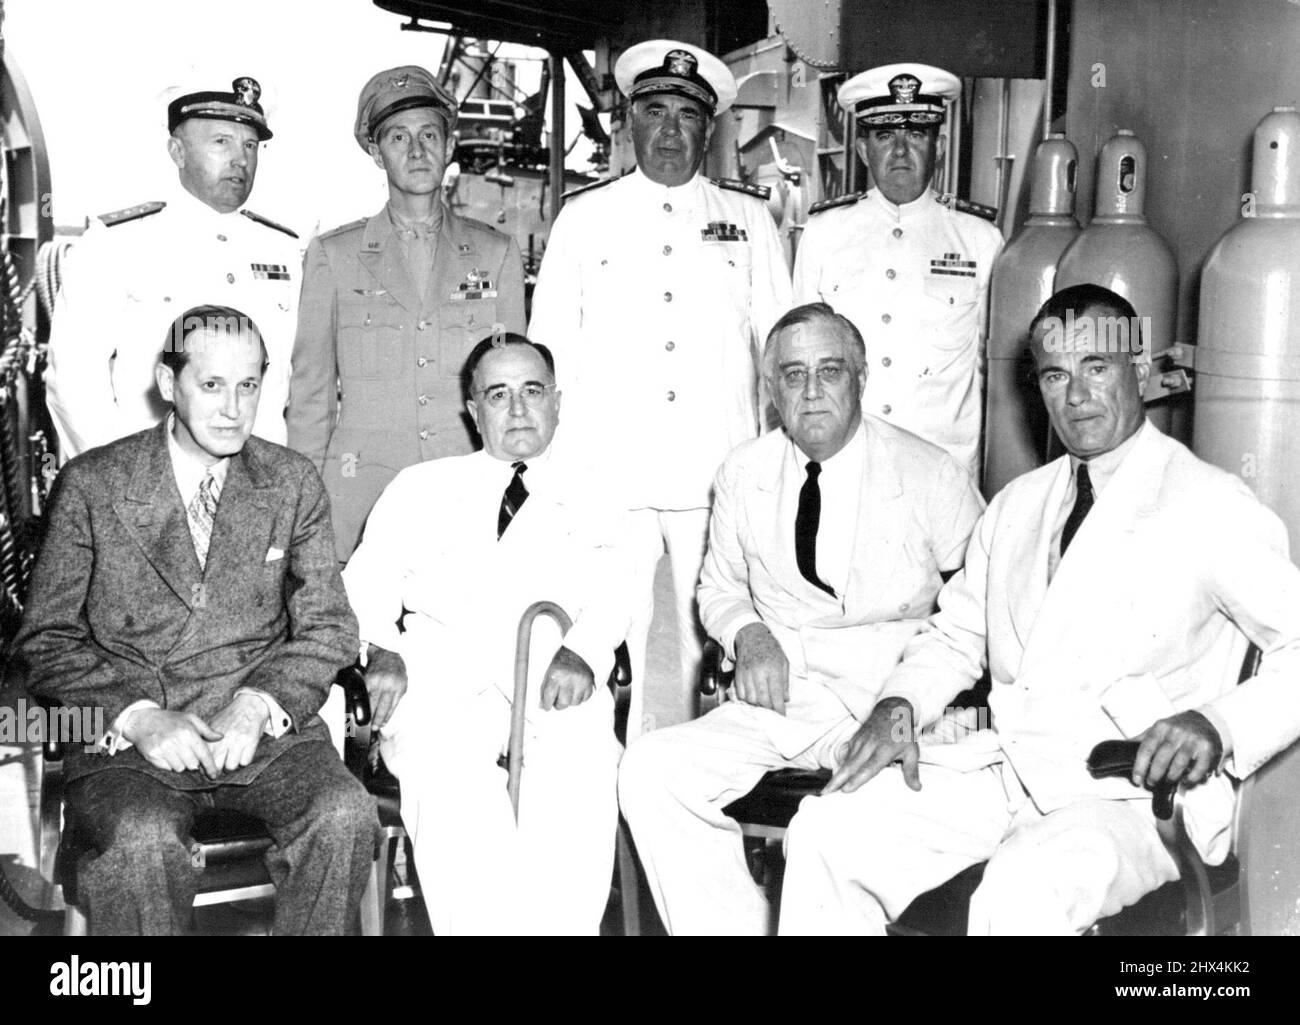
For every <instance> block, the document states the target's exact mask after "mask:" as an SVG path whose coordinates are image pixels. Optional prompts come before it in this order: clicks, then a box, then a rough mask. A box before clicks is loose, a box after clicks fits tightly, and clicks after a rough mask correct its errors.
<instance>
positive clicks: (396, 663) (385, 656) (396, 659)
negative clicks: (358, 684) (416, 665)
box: [366, 644, 407, 729]
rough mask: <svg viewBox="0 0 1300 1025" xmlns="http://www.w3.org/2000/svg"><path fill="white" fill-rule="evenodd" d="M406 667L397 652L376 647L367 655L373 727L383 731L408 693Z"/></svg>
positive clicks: (369, 650) (368, 687)
mask: <svg viewBox="0 0 1300 1025" xmlns="http://www.w3.org/2000/svg"><path fill="white" fill-rule="evenodd" d="M406 685H407V680H406V663H405V662H404V661H402V656H401V655H399V654H398V653H397V652H395V651H389V650H388V649H387V648H381V647H380V646H379V645H378V644H372V645H370V647H369V648H368V649H367V651H366V693H367V694H369V695H370V713H371V725H372V726H373V727H374V728H375V729H382V728H383V727H384V726H386V725H387V724H388V720H389V719H391V718H392V717H393V713H394V712H396V711H397V703H398V702H399V701H401V700H402V696H403V695H404V694H405V693H406Z"/></svg>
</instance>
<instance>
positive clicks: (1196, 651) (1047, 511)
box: [881, 423, 1300, 860]
mask: <svg viewBox="0 0 1300 1025" xmlns="http://www.w3.org/2000/svg"><path fill="white" fill-rule="evenodd" d="M1070 475H1071V469H1070V460H1069V457H1068V456H1065V457H1062V458H1061V459H1058V460H1056V461H1054V462H1052V463H1049V464H1048V465H1047V466H1044V467H1041V468H1039V469H1037V470H1034V471H1032V472H1030V473H1027V474H1024V475H1023V476H1021V477H1018V478H1017V479H1016V480H1014V481H1012V482H1011V483H1010V484H1008V485H1007V486H1006V488H1004V489H1003V490H1002V491H1001V492H1000V493H999V494H998V495H997V496H996V498H994V500H993V502H992V504H991V505H990V506H989V509H988V512H987V513H986V514H985V515H984V518H983V520H981V522H980V525H979V526H978V528H977V529H976V531H975V534H974V536H973V537H972V538H971V543H970V548H969V550H968V551H967V555H966V566H965V568H964V570H963V571H962V572H961V573H959V574H958V575H957V576H955V577H954V578H953V579H952V580H951V581H950V582H949V583H948V585H947V586H946V587H945V588H944V590H943V592H942V594H941V595H940V597H939V606H940V611H939V612H938V613H937V614H936V615H935V616H934V617H933V619H932V621H931V623H930V625H929V627H928V629H927V630H926V631H925V632H924V633H923V634H921V635H920V636H918V637H917V638H915V639H914V640H913V641H912V642H911V643H910V644H909V646H908V648H907V651H906V653H905V655H904V659H903V662H902V664H901V665H900V666H899V667H898V669H896V670H895V671H894V673H893V674H892V675H891V676H890V678H889V681H888V683H887V684H886V686H885V688H884V691H883V692H882V695H881V697H882V698H884V697H891V696H898V697H903V698H906V699H907V700H909V701H911V702H912V704H913V706H914V707H915V708H916V710H917V712H918V715H919V717H920V720H921V722H922V723H929V722H933V721H935V720H936V719H937V718H938V717H939V715H940V713H941V712H942V711H943V708H944V705H945V703H946V702H948V701H950V700H951V699H952V697H953V696H954V695H956V694H957V693H958V692H959V691H961V690H963V689H965V688H966V687H968V686H970V685H971V683H972V682H973V681H974V680H975V679H977V678H978V677H979V675H980V672H981V668H982V665H983V661H984V653H985V649H986V644H987V651H988V659H989V668H990V671H991V676H992V680H993V691H992V695H991V697H990V707H991V709H992V712H993V731H989V730H982V731H980V732H979V733H976V734H974V735H973V736H971V737H968V738H966V739H965V740H962V741H960V742H959V743H958V744H956V745H952V746H951V748H950V749H949V750H948V751H947V752H943V753H942V754H944V755H951V756H952V757H953V759H954V760H956V761H960V762H962V763H964V764H967V765H968V766H969V767H975V766H977V765H979V764H981V763H983V764H989V763H990V762H992V761H997V760H1001V759H1002V758H1003V757H1005V759H1006V760H1007V761H1009V762H1010V763H1011V765H1012V767H1013V768H1014V769H1015V771H1016V773H1017V775H1018V776H1019V777H1020V779H1021V781H1022V782H1023V784H1024V786H1025V788H1026V790H1027V791H1028V792H1029V794H1030V796H1031V797H1032V798H1033V801H1034V804H1035V805H1036V806H1037V807H1038V808H1039V810H1040V811H1043V812H1051V811H1053V810H1055V809H1058V808H1062V807H1064V806H1066V805H1068V804H1071V803H1073V802H1077V801H1084V800H1097V799H1124V798H1128V799H1139V800H1145V799H1147V797H1148V795H1147V794H1146V792H1145V791H1143V790H1138V789H1136V788H1134V787H1133V786H1132V785H1130V783H1129V782H1128V781H1127V780H1125V779H1106V780H1094V779H1092V778H1091V777H1090V776H1089V775H1088V772H1087V769H1086V760H1087V757H1088V752H1089V751H1090V750H1091V749H1092V747H1093V745H1095V744H1096V743H1097V742H1098V741H1101V740H1107V739H1113V738H1118V737H1121V736H1124V735H1125V732H1127V733H1128V734H1129V735H1133V734H1134V733H1135V732H1140V729H1144V728H1145V726H1147V725H1150V722H1151V721H1154V720H1155V719H1156V718H1163V717H1164V715H1171V714H1173V712H1174V711H1175V710H1176V711H1183V710H1186V709H1208V711H1207V714H1208V715H1209V716H1210V717H1211V719H1212V721H1215V722H1218V723H1220V724H1222V726H1223V727H1224V729H1225V730H1226V732H1227V734H1228V736H1227V737H1225V738H1224V739H1225V742H1227V743H1230V744H1231V747H1232V753H1231V757H1230V758H1228V759H1227V760H1226V763H1225V768H1226V769H1227V770H1228V771H1229V772H1231V773H1232V774H1233V775H1234V776H1236V777H1237V778H1244V777H1245V776H1247V775H1249V774H1250V773H1251V772H1253V771H1254V770H1255V769H1257V768H1259V766H1260V765H1262V764H1263V763H1264V762H1265V761H1267V760H1268V759H1269V758H1270V757H1271V756H1272V755H1274V754H1275V753H1277V752H1278V751H1280V750H1282V749H1283V748H1285V747H1286V746H1287V745H1289V744H1290V743H1291V742H1292V741H1294V740H1295V739H1296V738H1297V737H1298V736H1300V686H1297V679H1300V570H1297V569H1296V567H1295V566H1294V565H1293V564H1292V563H1291V562H1290V561H1289V560H1288V559H1287V538H1286V528H1285V527H1284V526H1283V525H1282V523H1281V521H1280V520H1279V519H1278V518H1277V516H1276V515H1274V514H1273V513H1272V512H1271V511H1270V510H1269V509H1267V508H1266V507H1265V506H1263V505H1262V504H1261V503H1260V502H1259V500H1258V499H1256V498H1255V496H1254V495H1252V494H1251V492H1250V491H1249V490H1248V489H1247V488H1246V487H1245V485H1244V484H1242V482H1241V481H1240V480H1239V479H1237V478H1236V477H1234V476H1232V475H1231V474H1228V473H1224V472H1223V471H1221V470H1219V469H1217V468H1215V467H1213V466H1210V465H1209V464H1207V463H1204V462H1202V461H1201V460H1199V459H1197V458H1196V457H1195V456H1193V455H1192V454H1191V452H1189V451H1188V450H1187V449H1186V448H1185V447H1184V446H1182V445H1180V444H1179V443H1178V442H1176V441H1173V440H1171V439H1170V438H1167V437H1166V436H1165V435H1163V434H1161V433H1160V432H1159V431H1158V430H1156V428H1155V427H1154V426H1152V425H1151V424H1149V423H1148V424H1146V425H1144V427H1143V428H1142V433H1141V434H1140V435H1139V437H1138V438H1137V439H1136V441H1135V442H1134V446H1133V448H1132V450H1131V451H1130V452H1129V454H1128V455H1127V456H1126V457H1125V458H1124V461H1123V462H1122V463H1121V464H1120V466H1119V468H1118V469H1117V470H1116V471H1115V475H1114V476H1113V477H1112V478H1111V480H1110V482H1109V484H1107V486H1106V489H1105V490H1104V491H1103V492H1102V494H1101V495H1100V496H1099V497H1098V499H1097V503H1096V505H1095V506H1093V508H1092V510H1091V512H1090V513H1089V514H1088V517H1087V518H1086V519H1085V520H1084V521H1083V525H1082V526H1081V527H1080V529H1079V532H1078V533H1077V534H1076V535H1075V538H1074V540H1073V542H1072V543H1071V545H1070V548H1069V551H1068V553H1067V554H1066V556H1065V557H1064V558H1063V559H1062V560H1061V563H1060V565H1059V567H1058V568H1057V571H1056V574H1055V576H1054V577H1053V579H1052V581H1051V584H1050V586H1049V584H1048V581H1047V559H1048V551H1049V548H1050V546H1051V543H1052V540H1051V537H1052V531H1053V527H1054V524H1055V522H1056V519H1057V517H1058V514H1059V510H1060V509H1061V507H1062V503H1063V501H1064V499H1065V496H1066V494H1067V490H1068V488H1069V486H1070ZM1248 640H1249V641H1252V642H1254V643H1255V644H1256V645H1258V646H1259V648H1260V650H1261V651H1262V652H1263V654H1264V660H1263V664H1262V667H1261V669H1260V672H1259V674H1258V675H1257V676H1256V677H1255V678H1253V679H1252V680H1249V681H1247V682H1246V683H1243V684H1241V685H1240V686H1238V685H1237V683H1236V681H1237V677H1238V672H1239V670H1240V667H1241V663H1242V659H1243V657H1244V655H1245V651H1246V647H1247V641H1248ZM1153 699H1154V700H1153ZM1142 701H1145V702H1146V703H1147V705H1148V707H1152V708H1157V707H1158V706H1160V705H1162V704H1163V705H1164V706H1165V708H1166V710H1165V711H1164V713H1163V715H1162V714H1160V713H1159V712H1155V713H1154V714H1152V715H1151V717H1150V718H1149V720H1148V721H1147V722H1146V723H1144V724H1143V723H1137V724H1134V725H1133V726H1131V727H1130V728H1129V729H1128V730H1127V731H1122V730H1121V729H1120V728H1119V726H1117V725H1116V722H1115V721H1114V720H1113V719H1112V717H1111V714H1108V712H1107V711H1106V709H1105V708H1103V705H1105V706H1106V707H1107V708H1113V707H1115V706H1116V705H1125V704H1126V705H1128V706H1129V707H1134V706H1136V705H1137V704H1138V703H1140V702H1142ZM999 748H1000V750H999ZM931 751H932V752H933V751H934V749H931ZM934 757H936V758H940V757H941V754H934ZM1216 779H1221V777H1217V778H1216ZM1211 782H1215V781H1213V780H1212V781H1211ZM1206 786H1207V784H1202V785H1201V787H1197V788H1193V791H1192V796H1193V797H1195V796H1196V794H1197V792H1198V791H1200V790H1202V789H1205V788H1206ZM1213 789H1214V788H1213V787H1211V788H1210V790H1211V791H1212V790H1213ZM1207 792H1208V791H1207ZM1216 804H1217V805H1218V806H1219V807H1220V808H1221V809H1222V810H1223V812H1224V814H1225V815H1226V814H1230V812H1231V802H1230V801H1229V802H1227V803H1226V805H1225V804H1224V803H1223V802H1216ZM1210 825H1211V824H1209V823H1206V827H1207V828H1206V830H1204V831H1203V832H1202V836H1203V838H1204V842H1203V843H1202V842H1201V840H1198V846H1201V847H1202V853H1203V854H1204V855H1206V856H1207V857H1209V858H1210V859H1211V860H1221V858H1222V856H1223V855H1224V854H1225V853H1226V850H1227V848H1226V846H1225V845H1223V844H1222V843H1218V842H1216V835H1217V838H1218V839H1220V840H1221V839H1222V838H1224V837H1226V834H1227V829H1228V825H1229V824H1228V822H1226V821H1223V822H1220V823H1218V824H1217V825H1218V827H1219V829H1220V832H1219V833H1218V834H1214V830H1213V829H1210V828H1209V826H1210ZM1193 838H1194V839H1197V838H1196V837H1195V836H1194V837H1193Z"/></svg>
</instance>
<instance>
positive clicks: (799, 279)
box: [794, 64, 1002, 480]
mask: <svg viewBox="0 0 1300 1025" xmlns="http://www.w3.org/2000/svg"><path fill="white" fill-rule="evenodd" d="M960 94H961V82H960V81H959V80H958V79H957V78H956V76H954V75H951V74H949V73H948V72H946V71H944V70H942V69H941V68H934V67H930V66H929V65H926V64H889V65H886V66H884V67H880V68H873V69H872V70H870V71H864V72H863V73H862V74H860V75H855V76H854V77H853V78H851V79H849V80H848V81H847V82H845V83H844V85H843V86H842V87H841V88H840V93H839V101H840V106H841V107H843V108H844V110H845V111H851V112H853V113H855V114H856V115H857V120H858V140H857V151H858V156H860V157H861V158H862V160H863V161H864V162H865V163H866V164H867V166H868V167H869V168H870V169H871V180H872V183H873V185H874V188H871V189H869V190H868V191H867V192H866V193H854V194H852V195H848V196H841V197H840V198H838V199H832V200H827V201H826V202H823V203H817V204H815V205H814V206H813V207H812V209H811V210H810V211H809V213H810V215H811V216H810V217H809V220H808V226H807V228H806V229H805V230H804V236H803V240H802V241H801V242H800V244H799V252H798V255H797V257H796V259H795V268H794V297H795V300H796V301H797V302H800V303H806V302H817V301H818V300H820V301H823V302H826V303H829V304H830V305H831V306H833V307H834V308H835V310H836V311H837V312H839V313H843V314H844V315H845V316H846V317H848V318H849V320H851V321H853V323H854V325H855V326H856V327H857V329H858V330H859V331H861V332H862V336H863V338H865V339H866V343H867V364H868V366H869V367H870V368H871V374H870V376H869V377H868V379H867V392H866V395H865V396H864V397H863V400H862V408H863V409H864V410H865V411H866V412H868V413H871V414H873V415H875V416H879V417H881V418H882V419H885V420H888V421H889V422H890V423H892V424H894V425H895V426H898V427H903V428H905V429H906V430H909V431H911V432H912V433H913V434H919V435H920V436H921V437H923V438H925V440H926V441H930V442H933V443H934V444H936V445H939V446H941V447H943V448H945V449H947V450H948V452H950V453H951V454H952V455H953V456H955V457H956V458H957V459H958V460H959V461H960V462H961V463H962V464H963V465H964V466H965V467H966V469H967V470H969V471H970V474H971V476H972V477H974V478H975V479H976V480H978V479H979V444H980V423H981V419H980V418H981V410H982V409H983V400H982V399H981V387H982V385H981V382H982V379H983V352H982V345H983V338H984V331H985V320H986V309H987V301H988V288H989V274H990V272H991V271H992V269H993V261H994V260H995V259H996V258H997V255H998V253H999V252H1000V251H1001V249H1002V234H1001V233H1000V232H999V231H998V229H997V228H995V227H994V226H993V225H992V224H990V223H989V220H991V219H992V217H993V216H994V214H995V211H992V210H990V209H989V208H988V207H983V206H979V205H977V204H975V203H968V202H966V201H965V200H960V199H955V198H954V197H952V196H947V195H945V196H940V195H938V194H937V193H935V192H934V191H932V190H931V188H930V179H931V177H932V175H933V173H934V167H935V164H936V162H937V161H938V160H940V159H941V158H942V156H943V139H942V138H941V137H940V135H939V126H940V125H941V124H943V121H944V117H945V116H946V114H945V106H946V104H947V103H949V102H953V101H955V100H956V99H957V97H958V96H959V95H960ZM964 211H971V212H970V213H967V212H964ZM976 214H978V216H975V215H976ZM985 218H988V220H986V219H985Z"/></svg>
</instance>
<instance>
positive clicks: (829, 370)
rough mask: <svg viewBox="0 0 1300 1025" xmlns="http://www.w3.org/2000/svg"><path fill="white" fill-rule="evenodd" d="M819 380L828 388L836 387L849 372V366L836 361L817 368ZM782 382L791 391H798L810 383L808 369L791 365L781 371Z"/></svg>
mask: <svg viewBox="0 0 1300 1025" xmlns="http://www.w3.org/2000/svg"><path fill="white" fill-rule="evenodd" d="M815 373H816V374H817V380H819V381H820V382H821V383H822V384H823V385H825V386H826V387H827V388H834V387H835V386H836V385H837V384H839V383H840V382H841V381H843V380H844V378H845V377H846V376H847V375H848V373H849V368H848V367H844V366H837V365H836V364H834V363H828V364H826V365H825V366H820V367H818V368H817V369H816V371H815ZM781 382H782V383H783V384H784V385H785V386H786V387H787V388H789V389H790V390H791V391H798V390H799V389H800V388H803V387H805V386H806V385H807V383H808V371H807V369H805V368H804V367H790V368H789V369H787V370H783V371H781Z"/></svg>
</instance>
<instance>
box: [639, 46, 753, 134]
mask: <svg viewBox="0 0 1300 1025" xmlns="http://www.w3.org/2000/svg"><path fill="white" fill-rule="evenodd" d="M614 81H615V82H617V83H618V88H619V91H621V92H622V93H623V95H624V96H626V97H627V98H628V99H629V100H634V99H636V98H637V97H638V96H652V95H655V94H658V93H671V94H673V95H674V96H687V97H689V98H690V99H693V100H696V101H698V102H700V103H702V104H704V106H705V107H706V108H707V109H708V111H709V113H710V114H711V115H713V116H717V115H718V114H721V113H722V112H723V111H724V110H726V109H727V108H728V107H730V106H731V105H732V104H733V103H734V102H735V101H736V79H735V76H734V75H732V73H731V69H730V68H728V67H727V66H726V65H725V64H723V63H722V61H720V60H718V58H717V57H715V56H713V54H711V53H709V51H708V50H702V49H700V48H699V47H698V46H692V45H691V44H690V43H680V42H678V41H677V40H675V39H650V40H647V41H646V42H644V43H637V44H636V45H635V46H630V47H628V48H627V49H626V50H624V51H623V54H622V56H620V57H619V59H618V61H617V62H616V63H615V65H614Z"/></svg>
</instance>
